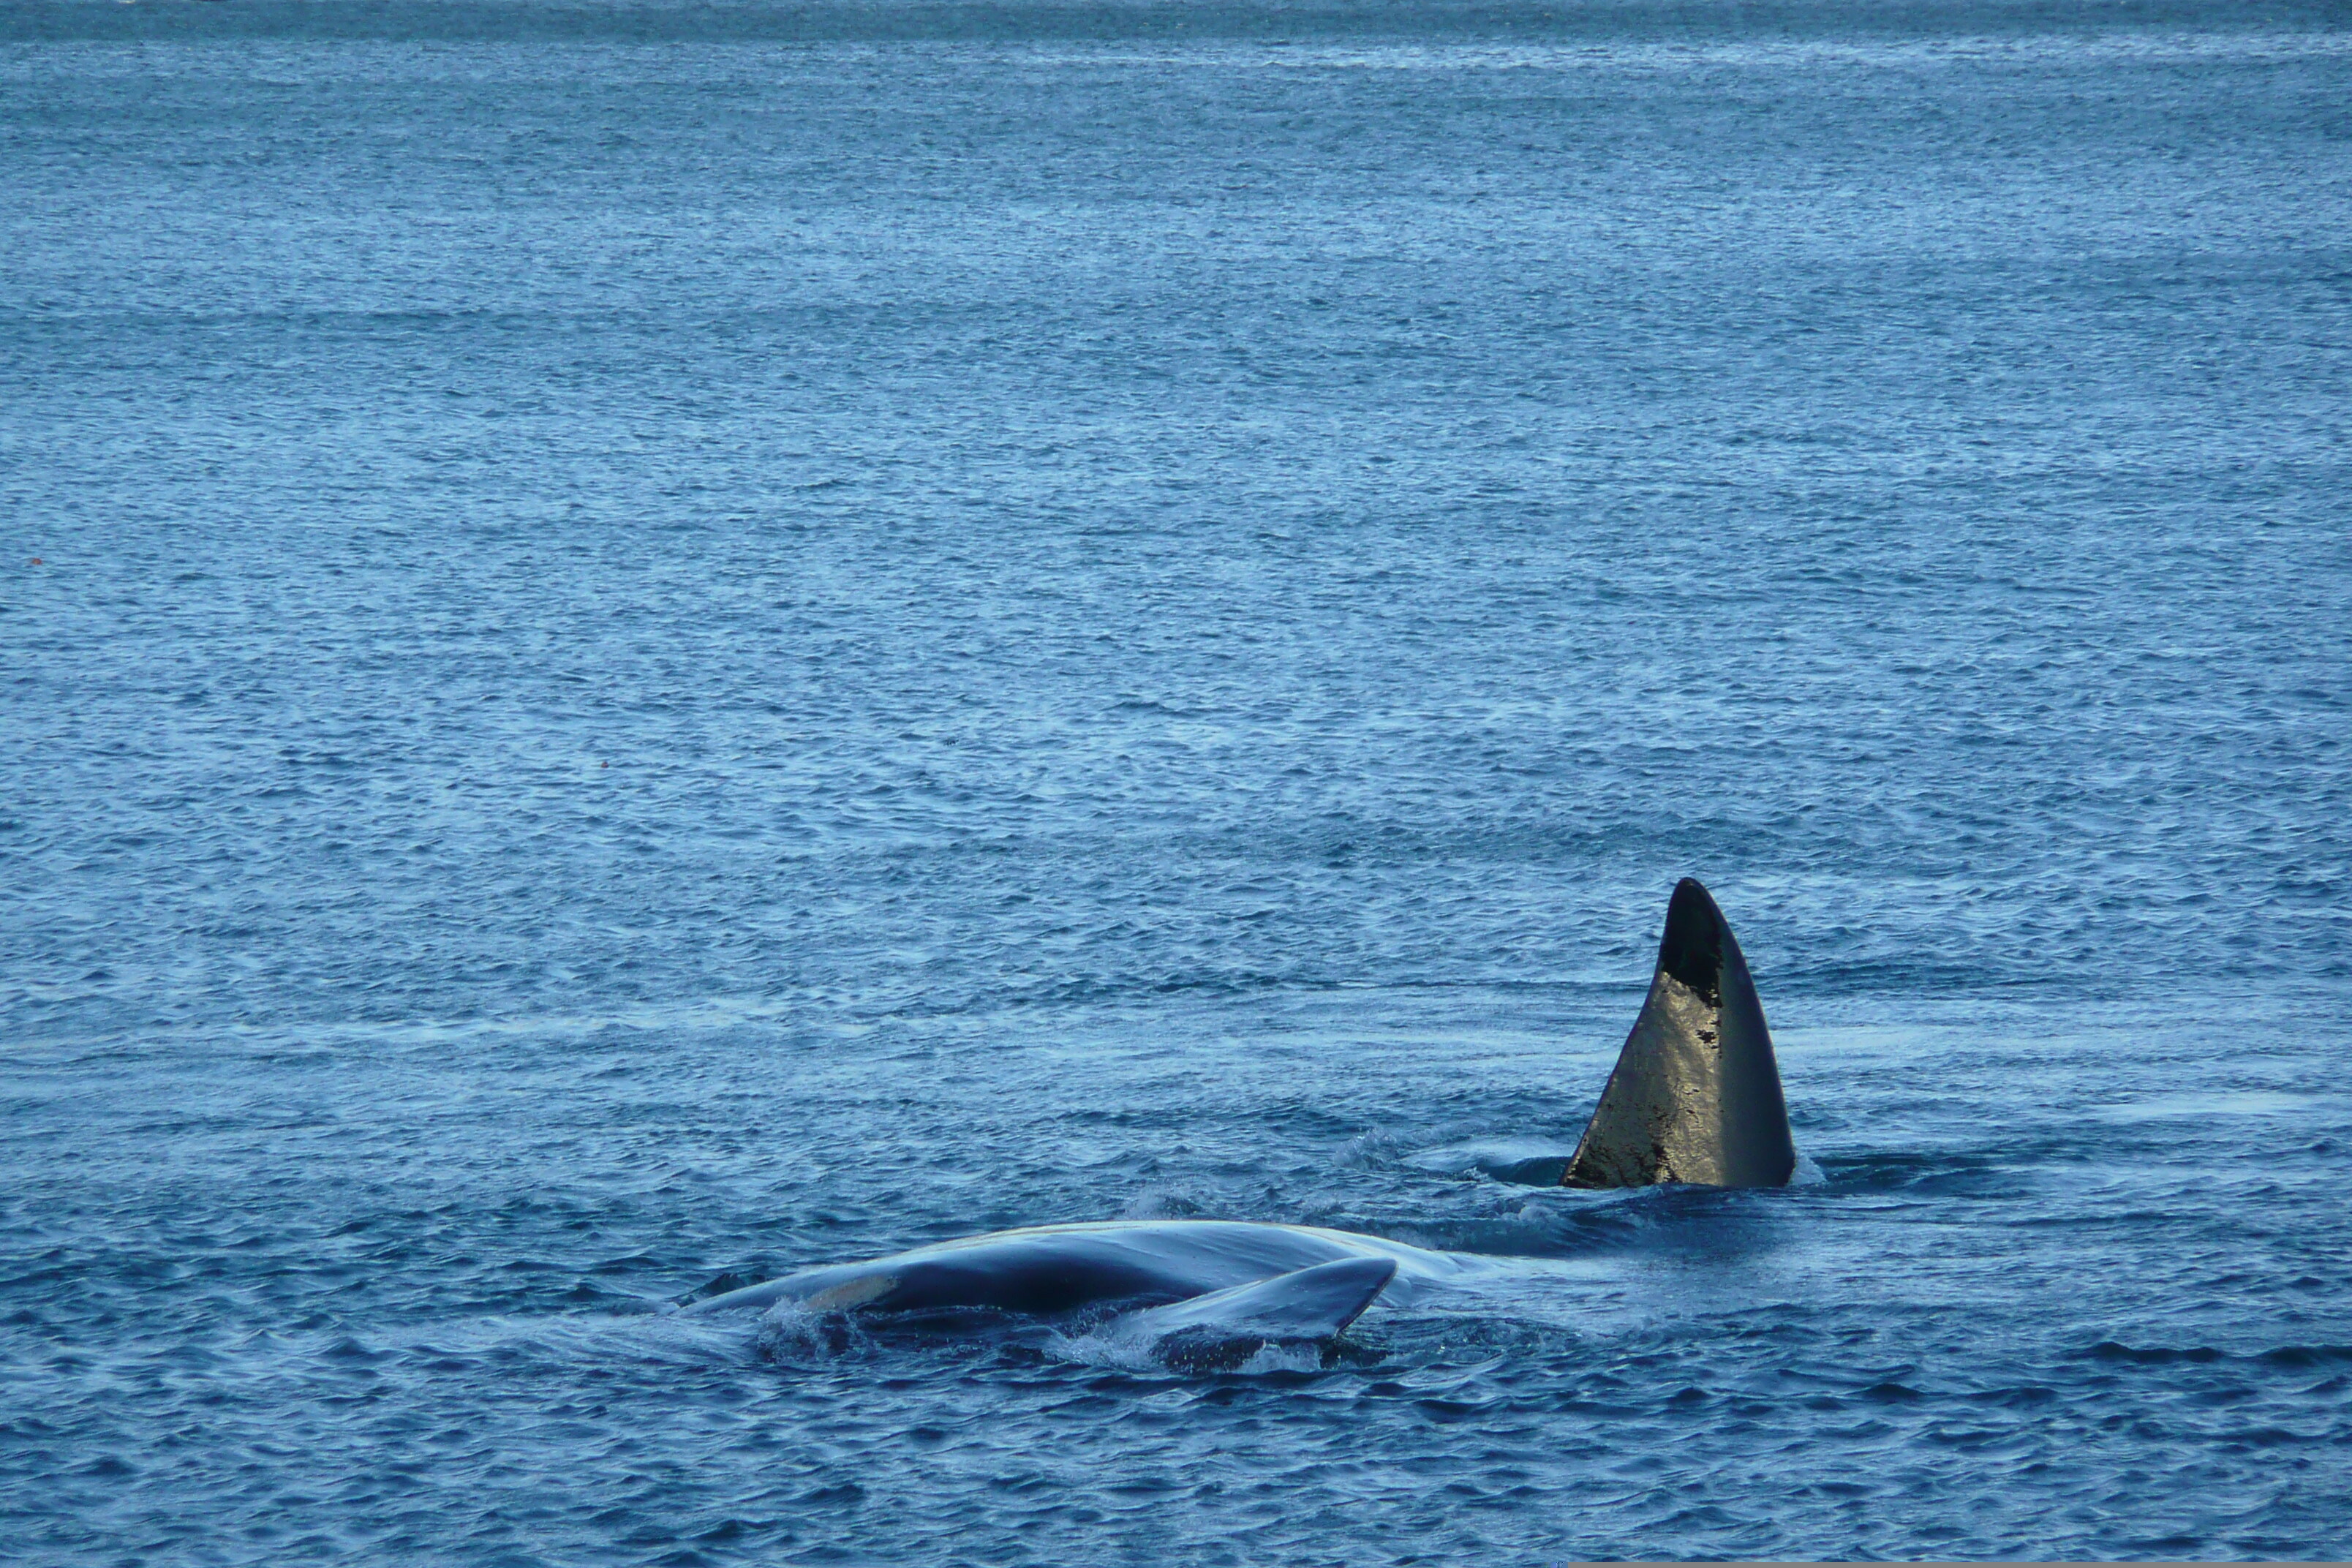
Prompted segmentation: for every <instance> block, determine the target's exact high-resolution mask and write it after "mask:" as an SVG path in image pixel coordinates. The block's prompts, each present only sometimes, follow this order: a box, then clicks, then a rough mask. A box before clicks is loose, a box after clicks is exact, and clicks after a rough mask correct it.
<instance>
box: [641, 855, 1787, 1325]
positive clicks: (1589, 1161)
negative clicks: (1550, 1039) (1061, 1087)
mask: <svg viewBox="0 0 2352 1568" xmlns="http://www.w3.org/2000/svg"><path fill="white" fill-rule="evenodd" d="M1795 1170H1796V1146H1795V1142H1794V1141H1793V1140H1792V1139H1791V1137H1790V1131H1789V1116H1788V1109H1787V1104H1786V1101H1785V1099H1784V1097H1783V1095H1782V1093H1781V1089H1780V1068H1779V1064H1778V1062H1777V1061H1776V1060H1775V1058H1774V1057H1773V1054H1772V1037H1771V1033H1770V1031H1769V1028H1768V1027H1767V1026H1766V1024H1765V1021H1764V1009H1763V1005H1762V1003H1761V1002H1760V1001H1759V999H1758V997H1757V994H1756V986H1755V982H1754V981H1753V980H1752V979H1751V978H1750V977H1749V975H1748V963H1747V960H1746V958H1745V957H1744V956H1743V955H1742V953H1741V952H1740V951H1739V944H1738V942H1737V941H1736V940H1735V939H1734V938H1733V936H1732V934H1731V928H1730V925H1729V924H1728V922H1727V921H1725V920H1724V918H1723V912H1722V910H1719V909H1718V908H1717V906H1716V902H1715V900H1714V899H1713V898H1712V897H1710V896H1709V895H1708V893H1707V890H1706V889H1705V888H1703V887H1701V886H1700V885H1699V884H1698V882H1697V881H1696V880H1695V879H1689V878H1685V879H1683V880H1682V881H1681V882H1680V883H1679V884H1677V885H1676V887H1675V891H1674V896H1673V898H1672V900H1670V901H1669V903H1668V905H1667V910H1666V922H1665V931H1664V934H1663V935H1662V937H1661V938H1660V940H1659V944H1658V958H1657V963H1656V966H1655V968H1654V972H1653V973H1652V975H1651V980H1650V990H1649V994H1648V996H1647V998H1646V999H1645V1000H1644V1001H1643V1006H1642V1011H1641V1014H1640V1016H1638V1017H1637V1018H1635V1020H1634V1023H1633V1030H1632V1032H1631V1033H1630V1034H1629V1035H1628V1036H1627V1037H1626V1041H1625V1045H1624V1047H1623V1049H1622V1051H1620V1052H1619V1054H1618V1059H1617V1065H1616V1068H1615V1070H1613V1071H1612V1073H1611V1074H1610V1077H1609V1081H1608V1083H1607V1085H1606V1086H1605V1087H1604V1088H1603V1089H1602V1090H1601V1100H1600V1103H1599V1105H1598V1106H1597V1107H1596V1108H1595V1109H1594V1110H1593V1113H1592V1117H1591V1121H1589V1122H1588V1123H1587V1124H1586V1127H1585V1130H1584V1135H1583V1137H1582V1138H1581V1139H1580V1140H1579V1141H1578V1143H1577V1148H1576V1153H1575V1155H1574V1157H1573V1158H1572V1159H1570V1161H1569V1162H1568V1165H1567V1168H1566V1171H1565V1173H1563V1174H1562V1175H1561V1176H1560V1178H1559V1180H1560V1181H1561V1183H1562V1184H1565V1185H1568V1186H1572V1187H1631V1186H1644V1185H1652V1184H1660V1183H1667V1182H1679V1183H1685V1184H1693V1185H1702V1186H1720V1187H1769V1186H1783V1185H1786V1184H1788V1182H1789V1181H1790V1178H1791V1176H1792V1175H1793V1174H1794V1173H1795ZM1467 1267H1469V1264H1468V1262H1467V1260H1466V1259H1462V1258H1454V1257H1453V1256H1451V1255H1449V1254H1446V1253H1442V1252H1433V1251H1430V1250H1428V1249H1426V1248H1423V1247H1412V1246H1408V1245H1406V1244H1404V1243H1402V1242H1395V1241H1388V1240H1384V1239H1382V1238H1381V1237H1373V1236H1361V1235H1357V1234H1355V1233H1352V1232H1348V1231H1338V1230H1325V1229H1320V1228H1318V1227H1315V1226H1291V1225H1273V1224H1265V1223H1259V1222H1254V1221H1240V1220H1138V1221H1122V1220H1114V1221H1105V1222H1098V1223H1093V1224H1077V1225H1055V1226H1036V1227H1033V1228H1028V1229H1022V1230H1009V1231H1000V1232H996V1233H993V1234H991V1235H987V1236H977V1237H967V1238H965V1239H962V1240H959V1241H950V1242H942V1243H938V1244H935V1245H933V1246H929V1247H917V1248H914V1249H913V1250H911V1251H907V1252H900V1253H895V1254H892V1255H890V1256H889V1257H887V1258H871V1259H867V1260H866V1261H863V1262H856V1263H838V1264H829V1265H824V1266H822V1267H819V1268H804V1269H801V1270H799V1271H798V1272H796V1273H793V1274H788V1275H786V1276H784V1277H783V1278H782V1279H771V1280H767V1281H765V1282H763V1283H760V1284H756V1285H750V1286H745V1287H743V1288H741V1289H733V1290H729V1291H726V1292H725V1293H723V1294H719V1295H715V1296H711V1297H709V1298H708V1299H707V1300H699V1301H697V1302H695V1303H693V1304H692V1305H691V1306H689V1307H688V1308H686V1309H685V1310H688V1311H690V1312H695V1313H719V1312H730V1311H745V1310H762V1311H775V1310H801V1311H806V1312H815V1313H832V1312H846V1313H854V1314H856V1315H858V1316H860V1317H867V1318H887V1319H890V1320H894V1321H905V1322H910V1323H920V1322H923V1321H957V1320H958V1319H959V1318H960V1317H966V1316H969V1315H970V1314H971V1313H975V1312H982V1313H989V1314H1005V1315H1013V1316H1017V1317H1021V1318H1030V1319H1045V1320H1052V1319H1057V1318H1068V1317H1071V1316H1073V1315H1078V1314H1086V1313H1089V1312H1094V1313H1099V1312H1101V1311H1103V1310H1118V1311H1120V1312H1123V1313H1124V1314H1125V1316H1124V1318H1123V1319H1122V1320H1121V1321H1120V1326H1121V1328H1122V1329H1123V1330H1124V1331H1128V1332H1131V1333H1134V1334H1137V1335H1139V1336H1140V1337H1141V1338H1142V1339H1143V1340H1144V1341H1145V1342H1148V1343H1149V1344H1150V1345H1151V1347H1152V1348H1153V1350H1154V1353H1155V1354H1156V1355H1157V1356H1158V1357H1159V1359H1160V1360H1161V1361H1162V1362H1163V1363H1166V1364H1169V1365H1171V1366H1176V1367H1179V1368H1181V1369H1186V1370H1192V1369H1215V1368H1222V1367H1228V1366H1233V1365H1237V1364H1240V1363H1241V1361H1242V1360H1244V1359H1245V1358H1246V1356H1247V1355H1248V1354H1250V1353H1253V1352H1255V1349H1256V1348H1257V1347H1259V1346H1262V1345H1290V1344H1310V1345H1312V1344H1324V1345H1328V1343H1329V1342H1331V1341H1332V1340H1334V1339H1335V1338H1336V1337H1337V1336H1338V1335H1339V1334H1340V1333H1341V1332H1342V1331H1344V1330H1346V1328H1347V1327H1348V1326H1349V1324H1350V1323H1352V1322H1354V1321H1355V1320H1356V1319H1357V1318H1358V1317H1359V1316H1360V1314H1361V1313H1362V1312H1363V1311H1364V1310H1365V1309H1366V1308H1367V1307H1369V1306H1370V1305H1371V1303H1372V1302H1373V1301H1374V1300H1377V1299H1379V1298H1380V1297H1381V1295H1382V1293H1383V1292H1394V1291H1398V1290H1399V1289H1402V1291H1403V1292H1405V1293H1409V1292H1410V1290H1411V1289H1412V1287H1413V1286H1414V1285H1417V1284H1419V1283H1423V1282H1427V1281H1432V1280H1438V1279H1446V1278H1448V1277H1451V1276H1454V1275H1456V1274H1458V1273H1460V1272H1461V1271H1463V1270H1464V1269H1465V1268H1467ZM1400 1282H1402V1287H1400Z"/></svg>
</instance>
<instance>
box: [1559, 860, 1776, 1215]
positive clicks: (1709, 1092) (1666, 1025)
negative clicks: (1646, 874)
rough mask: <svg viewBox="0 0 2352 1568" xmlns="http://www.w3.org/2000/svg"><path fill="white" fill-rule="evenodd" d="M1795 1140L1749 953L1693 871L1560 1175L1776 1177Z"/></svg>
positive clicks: (1744, 1180) (1608, 1180)
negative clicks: (1596, 1101)
mask: <svg viewBox="0 0 2352 1568" xmlns="http://www.w3.org/2000/svg"><path fill="white" fill-rule="evenodd" d="M1796 1169H1797V1148H1796V1143H1795V1142H1794V1141H1793V1140H1792V1139H1791V1138H1790V1135H1789V1110H1788V1104H1787V1101H1786V1100H1784V1099H1783V1098H1782V1096H1781V1093H1780V1064H1779V1063H1778V1062H1777V1061H1775V1060H1774V1059H1773V1056H1772V1034H1771V1031H1770V1030H1769V1029H1768V1028H1767V1027H1766V1026H1765V1024H1764V1005H1763V1004H1762V1003H1761V1002H1760V1001H1759V1000H1758V999H1757V995H1756V983H1755V982H1754V981H1753V980H1751V979H1749V978H1748V960H1747V959H1746V958H1745V957H1744V956H1742V955H1741V953H1740V951H1739V943H1738V941H1737V940H1735V939H1734V938H1733V936H1732V934H1731V927H1730V925H1729V924H1728V923H1727V921H1725V920H1724V918H1723V911H1722V910H1719V909H1717V907H1716V903H1715V900H1714V899H1713V898H1711V897H1710V896H1708V893H1707V890H1706V889H1705V888H1703V887H1701V886H1700V885H1699V884H1698V883H1697V882H1696V880H1694V879H1691V878H1688V877H1685V878H1684V879H1682V881H1681V882H1680V883H1679V884H1677V885H1676V887H1675V895H1674V898H1673V900H1671V901H1670V902H1669V903H1668V904H1667V906H1666V929H1665V934H1664V937H1662V938H1661V939H1660V941H1659V942H1658V966H1657V970H1656V973H1654V974H1653V975H1652V976H1651V977H1650V994H1649V997H1648V999H1647V1000H1646V1001H1644V1002H1643V1005H1642V1015H1641V1016H1640V1017H1638V1018H1636V1019H1634V1021H1633V1033H1632V1034H1630V1035H1629V1036H1627V1037H1626V1039H1625V1048H1624V1050H1623V1051H1622V1052H1620V1053H1619V1055H1618V1058H1617V1068H1616V1070H1615V1071H1614V1072H1612V1073H1611V1074H1610V1075H1609V1084H1608V1087H1607V1088H1605V1089H1602V1090H1601V1103H1600V1105H1599V1106H1598V1107H1597V1108H1595V1110H1593V1112H1592V1120H1591V1122H1589V1123H1588V1124H1587V1125H1586V1127H1585V1129H1584V1137H1583V1138H1582V1140H1581V1141H1580V1142H1578V1144H1577V1146H1576V1157H1575V1158H1574V1159H1572V1160H1570V1162H1569V1165H1568V1170H1567V1173H1565V1174H1564V1175H1563V1176H1562V1177H1561V1184H1563V1185H1565V1186H1570V1187H1639V1186H1647V1185H1650V1184H1654V1183H1658V1182H1690V1183H1695V1184H1700V1185H1704V1186H1710V1187H1778V1186H1785V1185H1787V1184H1788V1182H1789V1179H1790V1177H1791V1176H1792V1175H1794V1174H1795V1173H1796Z"/></svg>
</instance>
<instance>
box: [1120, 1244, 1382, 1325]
mask: <svg viewBox="0 0 2352 1568" xmlns="http://www.w3.org/2000/svg"><path fill="white" fill-rule="evenodd" d="M1395 1278H1396V1260H1395V1259H1394V1258H1340V1259H1339V1260H1338V1261H1337V1262H1334V1263H1318V1264H1317V1265H1315V1266H1314V1267H1313V1268H1300V1269H1297V1270H1294V1271H1293V1272H1291V1273H1288V1274H1277V1275H1276V1276H1275V1277H1274V1278H1273V1279H1259V1280H1255V1281H1254V1282H1253V1283H1250V1284H1247V1285H1235V1286H1234V1287H1232V1288H1231V1289H1224V1290H1213V1291H1211V1292H1210V1293H1209V1294H1207V1295H1205V1296H1195V1297H1193V1298H1192V1300H1189V1301H1179V1302H1177V1303H1176V1304H1175V1305H1173V1306H1170V1307H1154V1308H1151V1309H1150V1310H1148V1311H1141V1312H1135V1313H1131V1314H1129V1317H1128V1319H1127V1321H1126V1324H1125V1325H1124V1326H1126V1327H1128V1328H1129V1329H1130V1330H1133V1331H1142V1332H1145V1333H1149V1334H1150V1335H1152V1336H1153V1337H1155V1338H1159V1339H1165V1338H1167V1337H1168V1336H1170V1335H1172V1334H1184V1335H1187V1336H1188V1337H1190V1336H1197V1335H1199V1334H1202V1333H1208V1334H1213V1335H1217V1336H1223V1337H1226V1338H1230V1339H1234V1340H1254V1341H1260V1342H1264V1341H1268V1340H1272V1341H1278V1342H1291V1341H1306V1340H1328V1339H1336V1338H1338V1337H1339V1334H1340V1333H1341V1332H1342V1331H1345V1330H1346V1328H1347V1327H1348V1325H1349V1323H1352V1322H1354V1321H1356V1320H1357V1319H1358V1318H1359V1317H1360V1316H1361V1315H1362V1314H1363V1310H1364V1309H1365V1308H1367V1307H1369V1306H1370V1305H1371V1304H1372V1302H1373V1300H1375V1299H1376V1298H1378V1297H1379V1295H1380V1293H1381V1291H1382V1290H1384V1289H1387V1288H1388V1283H1389V1281H1390V1280H1391V1279H1395Z"/></svg>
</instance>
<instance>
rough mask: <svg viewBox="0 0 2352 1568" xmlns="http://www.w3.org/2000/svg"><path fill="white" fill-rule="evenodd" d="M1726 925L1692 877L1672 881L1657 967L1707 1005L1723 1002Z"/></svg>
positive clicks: (1716, 1005)
mask: <svg viewBox="0 0 2352 1568" xmlns="http://www.w3.org/2000/svg"><path fill="white" fill-rule="evenodd" d="M1726 934H1727V927H1726V926H1725V925H1724V922H1723V911H1722V910H1718V909H1717V908H1716V907H1715V900H1713V899H1712V898H1710V897H1708V896H1707V891H1706V889H1705V888H1703V887H1701V886H1699V884H1698V880H1697V879H1696V878H1692V877H1685V878H1684V879H1682V880H1681V881H1679V882H1677V883H1675V896H1674V898H1673V899H1672V900H1670V901H1669V902H1668V903H1667V905H1666V934H1665V935H1664V937H1662V938H1661V939H1659V942H1658V967H1659V968H1660V969H1663V970H1664V971H1665V972H1666V973H1669V974H1671V975H1673V976H1674V977H1675V979H1677V980H1679V981H1681V982H1682V983H1683V984H1685V985H1687V986H1689V987H1690V988H1691V989H1692V990H1694V991H1696V992H1697V993H1698V994H1699V996H1700V998H1701V999H1702V1000H1704V1001H1705V1002H1706V1005H1708V1006H1710V1007H1720V1006H1721V1005H1723V939H1724V937H1725V935H1726Z"/></svg>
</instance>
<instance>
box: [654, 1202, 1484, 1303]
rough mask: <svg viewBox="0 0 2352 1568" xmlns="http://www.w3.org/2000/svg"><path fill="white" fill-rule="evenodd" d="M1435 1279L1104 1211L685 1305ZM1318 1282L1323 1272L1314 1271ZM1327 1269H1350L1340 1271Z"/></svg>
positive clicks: (1361, 1239)
mask: <svg viewBox="0 0 2352 1568" xmlns="http://www.w3.org/2000/svg"><path fill="white" fill-rule="evenodd" d="M1366 1258H1370V1259H1376V1260H1379V1261H1380V1262H1381V1263H1383V1264H1385V1265H1387V1266H1388V1272H1387V1273H1383V1274H1382V1276H1381V1279H1382V1281H1383V1283H1385V1282H1386V1280H1387V1279H1388V1278H1389V1277H1390V1275H1391V1274H1393V1273H1394V1272H1395V1271H1396V1269H1397V1268H1402V1269H1403V1270H1404V1271H1405V1273H1406V1274H1407V1275H1408V1276H1410V1277H1412V1278H1415V1279H1442V1278H1445V1277H1447V1276H1450V1275H1452V1274H1454V1273H1457V1272H1459V1271H1460V1268H1461V1266H1460V1265H1459V1264H1457V1263H1456V1262H1454V1260H1452V1259H1450V1258H1447V1257H1445V1256H1444V1255H1443V1254H1440V1253H1433V1252H1427V1251H1424V1250H1423V1249H1422V1248H1420V1247H1412V1246H1408V1245H1406V1244H1405V1243H1402V1242H1392V1241H1384V1240H1382V1239H1381V1238H1380V1237H1369V1236H1354V1235H1350V1234H1349V1233H1347V1232H1345V1231H1336V1230H1323V1229H1320V1228H1318V1227H1316V1226H1290V1225H1265V1224H1258V1223H1254V1222H1250V1221H1242V1220H1202V1219H1181V1220H1109V1221H1097V1222H1094V1223H1087V1224H1078V1225H1052V1226H1035V1227H1033V1228H1030V1229H1026V1230H1009V1231H999V1232H996V1233H995V1234H993V1235H990V1236H976V1237H966V1238H964V1239H962V1240H959V1241H949V1242H940V1243H938V1244H936V1245H934V1246H930V1247H917V1248H915V1249H914V1250H913V1251H910V1252H900V1253H895V1254H893V1255H891V1256H890V1257H887V1258H873V1259H870V1260H868V1261H866V1262H862V1263H838V1264H831V1265H827V1266H824V1267H821V1268H804V1269H802V1270H800V1271H799V1272H798V1273H795V1274H790V1275H787V1276H785V1277H784V1278H782V1279H771V1280H767V1281H764V1282H762V1283H761V1284H757V1285H750V1286H745V1287H743V1288H742V1289H735V1290H730V1291H728V1292H726V1293H724V1294H722V1295H716V1296H711V1297H709V1298H708V1299H705V1300H699V1301H695V1302H693V1303H691V1304H689V1305H688V1306H687V1307H686V1308H685V1309H684V1310H686V1311H688V1312H695V1313H702V1312H732V1311H743V1310H763V1309H766V1308H770V1307H773V1306H776V1305H777V1304H779V1303H782V1302H787V1301H789V1302H795V1303H797V1304H799V1305H800V1306H802V1307H804V1308H807V1309H809V1310H813V1311H820V1312H825V1311H856V1312H861V1313H924V1312H936V1311H942V1310H957V1309H965V1308H983V1309H988V1310H996V1311H1003V1312H1012V1313H1017V1314H1021V1315H1024V1316H1030V1317H1051V1316H1054V1315H1055V1314H1059V1313H1064V1312H1070V1311H1075V1310H1079V1309H1082V1308H1087V1307H1094V1306H1098V1305H1102V1304H1106V1303H1113V1302H1117V1303H1124V1304H1128V1305H1132V1306H1139V1307H1140V1306H1151V1305H1160V1304H1165V1303H1170V1302H1176V1301H1185V1300H1192V1299H1193V1298H1195V1297H1199V1296H1204V1295H1207V1294H1209V1293H1211V1292H1214V1291H1221V1290H1227V1289H1233V1288H1234V1287H1237V1286H1245V1285H1252V1284H1255V1283H1257V1282H1259V1281H1263V1280H1268V1279H1275V1278H1276V1277H1277V1276H1281V1275H1287V1274H1293V1273H1297V1272H1298V1271H1300V1270H1307V1269H1313V1268H1317V1267H1318V1266H1320V1265H1324V1264H1328V1263H1334V1262H1339V1261H1342V1260H1350V1259H1366ZM1316 1278H1318V1279H1323V1278H1326V1277H1323V1276H1317V1277H1316ZM1328 1278H1334V1279H1338V1278H1353V1277H1352V1276H1349V1275H1345V1274H1344V1273H1343V1274H1341V1275H1335V1276H1330V1277H1328Z"/></svg>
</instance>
